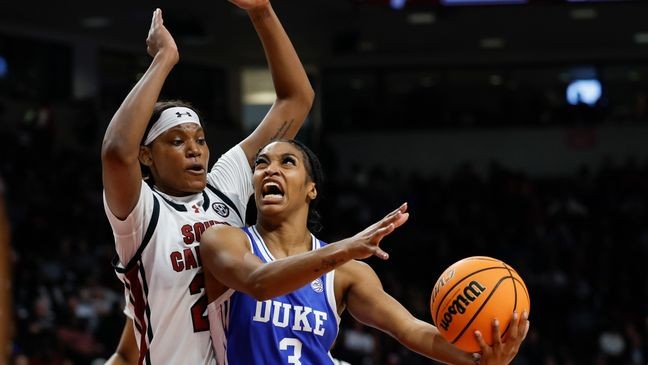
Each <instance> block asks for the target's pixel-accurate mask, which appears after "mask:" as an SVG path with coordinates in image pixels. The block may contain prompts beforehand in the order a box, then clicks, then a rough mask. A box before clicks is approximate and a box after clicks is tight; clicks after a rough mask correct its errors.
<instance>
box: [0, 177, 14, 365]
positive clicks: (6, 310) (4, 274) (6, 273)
mask: <svg viewBox="0 0 648 365" xmlns="http://www.w3.org/2000/svg"><path fill="white" fill-rule="evenodd" d="M1 184H2V181H0V185H1ZM2 190H3V188H2V186H0V293H1V294H0V364H7V363H8V362H7V357H8V355H9V344H10V341H11V333H10V332H11V328H12V324H13V315H12V313H13V311H12V307H11V260H10V259H9V258H10V254H11V249H10V245H9V242H10V236H9V217H7V211H6V208H5V201H4V192H3V191H2Z"/></svg>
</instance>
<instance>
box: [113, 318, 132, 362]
mask: <svg viewBox="0 0 648 365" xmlns="http://www.w3.org/2000/svg"><path fill="white" fill-rule="evenodd" d="M138 360H139V351H138V349H137V342H136V340H135V332H134V331H133V320H132V319H130V318H127V319H126V323H125V324H124V330H123V331H122V335H121V338H120V339H119V344H118V345H117V350H116V351H115V353H114V354H113V355H112V356H111V357H110V359H108V361H106V364H105V365H129V364H130V365H135V364H137V361H138Z"/></svg>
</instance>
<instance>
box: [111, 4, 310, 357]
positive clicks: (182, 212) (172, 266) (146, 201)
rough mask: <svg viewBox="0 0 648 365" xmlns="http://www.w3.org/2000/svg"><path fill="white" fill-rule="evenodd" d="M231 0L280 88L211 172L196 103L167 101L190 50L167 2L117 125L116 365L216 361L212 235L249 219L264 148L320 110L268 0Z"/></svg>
mask: <svg viewBox="0 0 648 365" xmlns="http://www.w3.org/2000/svg"><path fill="white" fill-rule="evenodd" d="M231 2H233V3H234V4H235V5H237V6H239V7H241V8H243V9H245V10H247V12H248V14H249V16H250V18H251V20H252V23H253V25H254V27H255V29H256V31H257V33H258V35H259V37H260V38H261V41H262V44H263V47H264V50H265V52H266V57H267V58H268V63H269V65H270V71H271V73H272V77H273V82H274V86H275V91H276V94H277V100H276V101H275V103H274V104H273V106H272V108H271V109H270V111H269V113H268V114H267V115H266V117H265V118H264V119H263V121H262V122H261V124H260V125H259V126H258V127H257V129H256V130H255V131H254V132H252V134H250V135H249V136H248V137H247V138H245V139H244V140H243V141H242V142H240V143H239V144H238V145H236V146H234V147H233V148H231V149H230V150H229V151H228V152H226V153H225V154H224V155H223V156H221V158H220V159H219V160H218V162H217V163H216V164H215V166H214V167H213V168H212V169H211V170H209V169H208V168H207V164H208V162H209V149H208V147H207V144H206V141H205V134H204V131H203V128H202V126H201V120H200V118H199V116H198V113H197V112H196V110H195V109H193V108H192V107H191V106H190V105H189V104H186V103H181V102H165V103H161V102H158V97H159V95H160V91H161V89H162V86H163V84H164V81H165V80H166V78H167V76H168V75H169V73H170V72H171V70H172V69H173V67H174V66H175V64H176V63H177V62H178V61H179V53H178V49H177V46H176V44H175V41H174V40H173V37H172V36H171V34H170V33H169V31H168V30H167V29H166V27H165V26H164V23H163V18H162V12H161V10H159V9H157V10H155V12H154V13H153V19H152V22H151V27H150V30H149V34H148V38H147V40H146V43H147V52H148V53H149V55H151V56H152V57H153V60H152V62H151V64H150V66H149V67H148V69H147V71H146V73H145V74H144V75H143V76H142V78H141V79H140V80H139V81H138V83H137V84H136V85H135V86H134V88H133V89H132V90H131V91H130V93H129V94H128V96H127V97H126V98H125V100H124V101H123V103H122V105H121V106H120V107H119V109H118V110H117V112H116V113H115V115H114V116H113V118H112V120H111V122H110V124H109V126H108V128H107V130H106V133H105V136H104V141H103V146H102V154H101V157H102V167H103V185H104V205H105V211H106V215H107V216H108V219H109V221H110V224H111V226H112V229H113V233H114V236H115V247H116V251H117V259H116V260H115V262H114V266H115V269H116V271H117V272H118V276H119V277H120V279H121V280H122V281H123V283H124V287H125V295H126V304H127V306H126V309H125V313H126V314H127V316H128V317H129V319H128V320H127V323H126V326H125V328H124V332H123V333H122V338H121V340H120V343H119V346H118V349H117V352H116V354H114V355H113V356H112V357H111V359H110V360H109V362H108V363H109V364H119V363H133V364H134V363H138V364H192V365H200V364H215V358H214V354H213V349H212V344H211V338H210V334H209V324H208V320H207V314H206V308H207V298H206V294H205V291H204V289H203V288H204V277H203V273H202V267H201V259H200V254H199V251H198V244H199V241H200V239H201V234H202V233H203V232H204V231H205V229H206V228H208V227H210V226H213V225H232V226H242V225H243V224H244V217H245V208H246V204H247V201H248V198H249V196H250V195H251V194H252V188H251V168H250V167H251V162H252V161H253V158H254V155H255V153H256V152H257V151H258V149H259V148H260V147H262V146H263V145H264V144H265V143H267V142H268V141H269V140H271V139H272V138H276V137H278V136H291V137H292V136H294V135H295V134H296V133H297V131H298V130H299V128H300V126H301V125H302V123H303V121H304V119H305V117H306V115H307V114H308V112H309V110H310V108H311V105H312V102H313V98H314V93H313V90H312V87H311V85H310V83H309V80H308V78H307V76H306V73H305V71H304V69H303V67H302V65H301V63H300V61H299V58H298V56H297V54H296V53H295V50H294V49H293V47H292V44H291V42H290V40H289V39H288V36H287V35H286V33H285V31H284V30H283V28H282V26H281V24H280V22H279V20H278V18H277V16H276V15H275V13H274V11H273V9H272V7H271V5H270V4H269V2H268V0H231ZM141 166H143V167H144V168H143V169H144V170H146V175H147V176H146V177H147V178H148V180H147V182H144V181H143V173H142V170H141Z"/></svg>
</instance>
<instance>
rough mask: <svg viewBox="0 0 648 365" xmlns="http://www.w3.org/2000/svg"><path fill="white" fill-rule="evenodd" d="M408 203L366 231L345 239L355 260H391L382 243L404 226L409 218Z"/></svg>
mask: <svg viewBox="0 0 648 365" xmlns="http://www.w3.org/2000/svg"><path fill="white" fill-rule="evenodd" d="M406 211H407V203H403V205H401V206H400V207H398V209H396V210H394V211H393V212H391V213H389V214H387V215H386V216H385V217H384V218H383V219H381V220H379V221H378V222H376V223H374V224H372V225H370V226H369V227H367V228H365V230H364V231H362V232H360V233H358V234H356V235H355V236H353V237H351V238H347V239H345V240H344V241H345V244H347V245H348V247H349V250H350V251H351V252H352V255H353V257H354V258H355V259H364V258H367V257H370V256H372V255H373V256H378V257H379V258H381V259H383V260H387V259H388V258H389V254H387V252H385V251H383V250H382V249H381V248H380V246H379V244H380V241H381V240H382V239H383V238H384V237H385V236H387V235H388V234H390V233H392V232H393V231H394V230H395V229H396V228H398V227H400V226H402V225H403V224H404V223H405V222H407V219H408V218H409V213H407V212H406Z"/></svg>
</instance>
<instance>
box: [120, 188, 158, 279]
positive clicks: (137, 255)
mask: <svg viewBox="0 0 648 365" xmlns="http://www.w3.org/2000/svg"><path fill="white" fill-rule="evenodd" d="M159 218H160V202H159V201H158V200H157V198H156V197H155V194H154V195H153V214H152V215H151V221H150V222H149V225H148V227H147V228H146V233H145V234H144V238H143V239H142V244H141V245H140V247H139V248H138V249H137V252H135V255H134V256H133V258H131V259H130V261H128V264H126V266H124V267H123V268H122V267H119V266H118V265H119V257H118V256H117V255H115V257H114V258H113V260H112V266H113V268H114V269H115V271H117V272H118V273H120V274H125V273H126V272H128V271H129V270H130V269H132V268H133V267H134V266H135V264H136V263H137V261H139V259H140V257H141V256H142V252H143V251H144V249H145V248H146V246H147V245H148V243H149V241H150V240H151V237H153V232H155V227H156V226H157V223H158V219H159Z"/></svg>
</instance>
